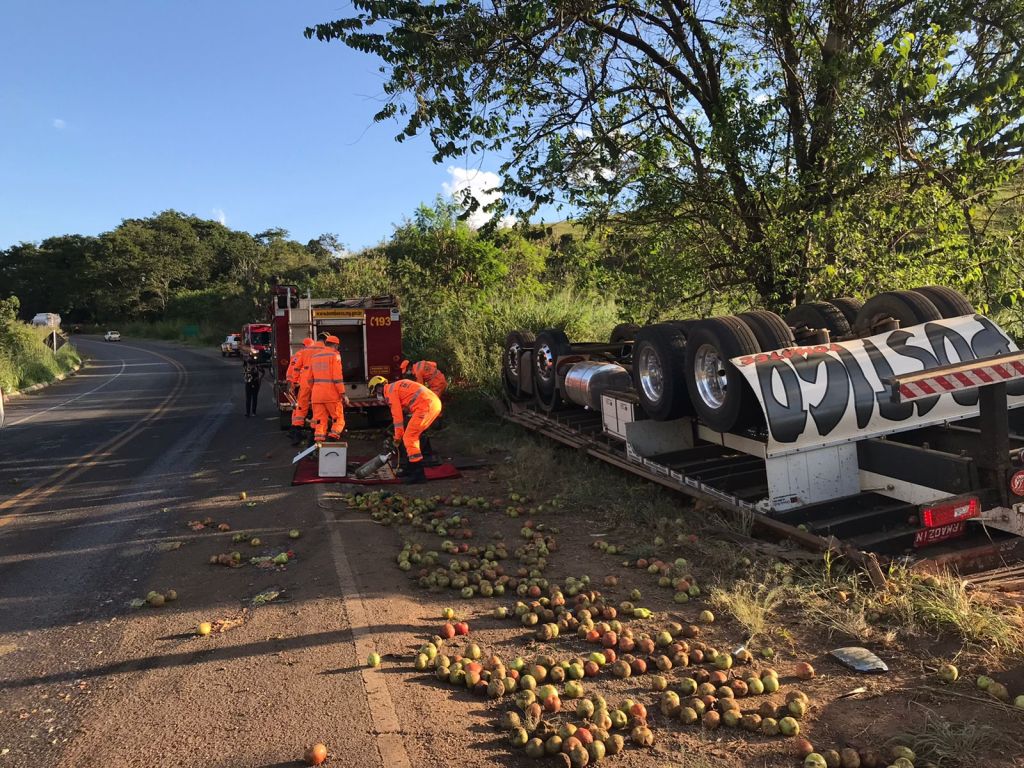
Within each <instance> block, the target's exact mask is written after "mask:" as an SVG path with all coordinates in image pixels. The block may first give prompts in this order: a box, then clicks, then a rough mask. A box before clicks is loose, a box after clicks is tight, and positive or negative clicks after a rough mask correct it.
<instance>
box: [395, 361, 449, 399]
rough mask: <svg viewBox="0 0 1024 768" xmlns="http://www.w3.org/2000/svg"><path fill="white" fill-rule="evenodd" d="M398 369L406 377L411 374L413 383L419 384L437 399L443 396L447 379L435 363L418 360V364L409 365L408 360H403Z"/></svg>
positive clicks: (446, 386)
mask: <svg viewBox="0 0 1024 768" xmlns="http://www.w3.org/2000/svg"><path fill="white" fill-rule="evenodd" d="M400 367H401V370H402V373H404V374H405V375H406V376H409V375H410V374H411V375H412V378H413V380H414V381H417V382H419V383H420V384H422V385H423V386H425V387H426V388H427V389H429V390H430V391H431V392H433V393H434V394H435V395H437V396H438V397H441V396H443V395H444V391H445V390H446V389H448V379H446V378H445V377H444V374H443V373H441V369H440V368H438V367H437V363H435V362H432V361H430V360H420V361H419V362H418V363H411V364H410V363H409V361H408V360H403V361H402V364H401V366H400Z"/></svg>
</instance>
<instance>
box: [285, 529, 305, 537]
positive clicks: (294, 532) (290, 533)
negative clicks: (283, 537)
mask: <svg viewBox="0 0 1024 768" xmlns="http://www.w3.org/2000/svg"><path fill="white" fill-rule="evenodd" d="M301 535H302V531H300V530H299V529H298V528H292V529H291V530H290V531H288V538H289V539H297V538H299V537H300V536H301Z"/></svg>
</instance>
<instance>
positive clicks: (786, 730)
mask: <svg viewBox="0 0 1024 768" xmlns="http://www.w3.org/2000/svg"><path fill="white" fill-rule="evenodd" d="M779 733H781V734H782V735H783V736H796V735H797V734H798V733H800V723H798V722H797V721H796V718H793V717H784V718H782V719H781V720H779Z"/></svg>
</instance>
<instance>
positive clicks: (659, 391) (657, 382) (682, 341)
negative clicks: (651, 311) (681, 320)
mask: <svg viewBox="0 0 1024 768" xmlns="http://www.w3.org/2000/svg"><path fill="white" fill-rule="evenodd" d="M632 377H633V388H634V389H635V390H636V394H637V397H639V398H640V405H641V406H643V409H644V412H645V413H646V414H647V415H648V416H650V417H651V418H652V419H654V420H655V421H668V420H670V419H678V418H679V417H680V416H687V415H693V409H692V408H691V407H690V400H689V397H688V396H687V394H686V336H684V335H683V333H682V331H680V330H679V329H678V328H676V327H674V326H672V325H670V324H669V323H657V324H655V325H647V326H644V327H643V328H641V329H640V331H639V332H638V333H637V337H636V341H635V342H633V370H632Z"/></svg>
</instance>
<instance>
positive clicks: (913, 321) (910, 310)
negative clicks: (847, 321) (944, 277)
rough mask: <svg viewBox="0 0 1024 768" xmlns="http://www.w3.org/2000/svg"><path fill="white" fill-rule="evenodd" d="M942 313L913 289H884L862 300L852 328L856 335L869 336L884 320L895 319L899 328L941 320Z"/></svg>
mask: <svg viewBox="0 0 1024 768" xmlns="http://www.w3.org/2000/svg"><path fill="white" fill-rule="evenodd" d="M941 319H942V313H941V312H939V310H938V308H937V307H936V306H935V305H934V304H932V302H931V301H930V300H929V299H926V298H925V297H924V296H923V295H922V294H920V293H915V292H914V291H886V292H885V293H880V294H878V295H877V296H872V297H871V298H870V299H868V300H867V301H865V302H864V306H863V307H861V308H860V312H858V313H857V323H856V325H855V326H854V330H855V331H856V332H857V335H858V336H870V335H871V334H872V333H873V330H872V329H873V328H874V327H875V326H876V325H878V323H880V322H882V321H884V320H897V321H898V322H899V324H900V328H907V327H909V326H911V325H919V324H921V323H927V322H930V321H932V320H941Z"/></svg>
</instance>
